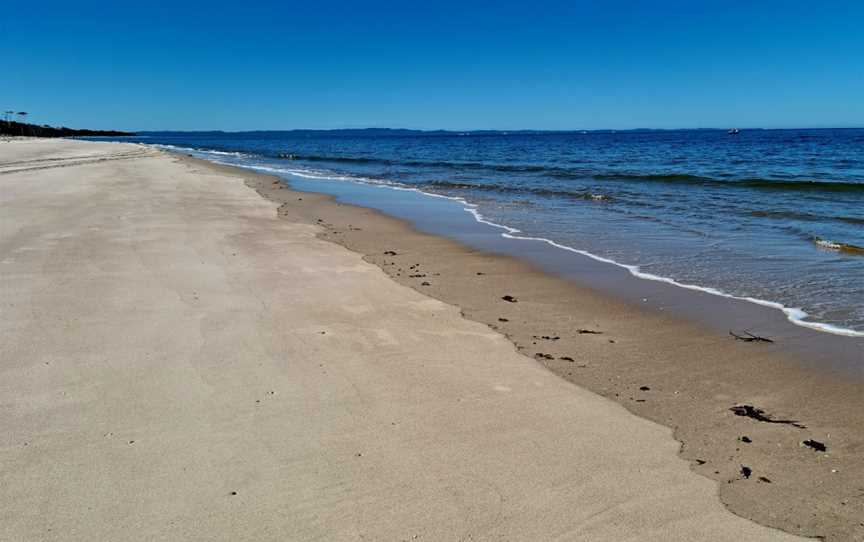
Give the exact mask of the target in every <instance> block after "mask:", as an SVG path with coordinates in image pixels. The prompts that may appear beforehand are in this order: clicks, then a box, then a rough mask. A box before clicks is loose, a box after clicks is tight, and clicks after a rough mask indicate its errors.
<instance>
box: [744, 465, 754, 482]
mask: <svg viewBox="0 0 864 542" xmlns="http://www.w3.org/2000/svg"><path fill="white" fill-rule="evenodd" d="M752 474H753V469H751V468H750V467H747V466H745V465H741V476H742V477H743V478H745V479H747V478H750V475H752Z"/></svg>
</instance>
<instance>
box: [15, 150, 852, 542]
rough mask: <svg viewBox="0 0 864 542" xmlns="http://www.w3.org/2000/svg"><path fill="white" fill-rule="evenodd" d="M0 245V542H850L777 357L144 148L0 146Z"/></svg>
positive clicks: (800, 392) (844, 514) (803, 376)
mask: <svg viewBox="0 0 864 542" xmlns="http://www.w3.org/2000/svg"><path fill="white" fill-rule="evenodd" d="M264 196H266V197H264ZM0 226H2V228H0V277H2V281H0V293H2V295H0V299H2V305H0V307H2V308H0V310H2V318H0V326H2V333H0V335H2V342H0V359H2V364H0V370H2V379H0V405H2V411H3V414H4V415H3V416H2V422H0V423H2V429H3V430H2V436H3V437H2V439H3V440H2V444H0V454H2V455H0V457H2V465H3V469H2V474H0V488H2V489H0V502H2V504H3V512H2V523H0V539H4V540H87V541H91V540H436V541H437V540H492V539H495V540H552V539H554V540H682V541H683V540H730V541H732V540H793V539H796V540H798V539H801V538H800V537H799V536H796V535H798V534H800V535H807V536H814V535H818V536H826V537H828V538H829V539H832V540H852V539H856V538H861V537H862V536H864V534H862V533H864V524H862V523H861V517H864V513H862V511H864V498H862V495H864V478H862V469H864V466H862V464H861V462H860V461H859V460H858V459H860V452H861V449H862V441H861V438H862V437H861V435H860V427H861V425H860V421H861V416H862V414H861V413H862V412H864V408H862V406H864V405H862V401H864V399H862V394H860V387H859V385H858V384H857V383H851V382H849V381H847V380H844V379H840V378H832V377H831V376H830V375H816V374H810V373H807V372H806V371H807V370H806V369H805V368H802V367H799V366H796V365H794V364H790V363H786V362H785V360H784V359H783V358H782V356H781V355H780V354H779V353H778V352H777V351H775V350H772V349H771V348H770V347H764V348H763V345H758V344H756V345H754V344H744V343H740V342H736V341H732V340H729V338H728V337H718V336H716V335H712V334H711V333H709V332H708V331H705V330H702V329H700V328H698V327H695V326H688V325H687V324H686V323H682V322H677V321H672V320H670V319H668V318H666V317H664V316H662V315H654V316H652V315H647V314H645V313H643V312H641V311H638V310H636V309H634V308H632V307H629V306H627V305H625V304H622V303H619V302H616V301H614V300H610V299H608V298H606V297H602V296H598V295H593V294H591V293H590V292H586V291H584V290H579V289H576V288H573V287H572V286H569V285H566V284H563V283H562V281H560V280H559V279H556V278H554V277H549V276H547V275H543V274H542V273H539V272H537V271H536V270H533V269H531V268H530V267H528V266H527V265H525V264H522V263H521V262H518V261H514V260H510V259H507V258H502V257H497V256H492V255H488V254H482V253H477V252H472V251H469V250H466V249H464V248H461V247H459V246H458V245H456V244H455V243H453V242H450V241H447V240H444V239H441V238H436V237H432V236H428V235H424V234H421V233H418V232H414V231H411V229H410V228H408V227H407V226H406V225H405V224H403V223H400V222H398V221H395V220H392V219H388V218H386V217H383V216H381V215H380V214H377V213H374V212H372V211H369V210H366V209H361V208H357V207H349V206H344V205H339V204H337V203H334V202H333V201H331V200H329V199H328V198H326V197H323V196H319V195H315V194H308V193H297V192H293V191H291V190H290V189H288V188H287V187H285V185H284V184H283V183H281V182H279V181H277V180H274V179H273V178H271V177H266V176H261V175H255V174H251V173H243V172H241V171H239V170H236V169H230V168H226V167H218V166H213V165H210V164H207V163H204V162H201V161H198V160H194V159H189V158H185V157H180V156H177V155H171V154H167V153H164V152H161V151H157V150H154V149H151V148H148V147H145V146H140V145H131V144H118V143H93V142H83V141H70V140H26V141H25V140H12V141H6V142H2V143H0ZM346 247H347V248H346ZM382 269H383V271H382ZM506 296H510V299H509V300H507V299H504V297H506ZM580 330H581V331H580ZM736 405H737V406H739V407H741V408H743V405H749V406H753V407H754V408H758V409H759V410H760V412H763V417H765V418H766V419H765V420H762V421H760V420H759V419H758V418H759V415H756V416H755V417H754V416H746V415H744V416H742V415H736V413H735V412H734V411H732V410H730V408H732V407H735V406H736ZM625 407H626V408H625ZM739 412H744V411H739ZM637 414H638V415H637ZM787 420H794V421H795V422H796V424H795V425H792V424H788V423H773V422H778V421H787ZM673 428H674V430H673ZM804 440H810V441H814V440H815V441H818V442H819V443H827V452H819V451H816V450H814V449H811V448H809V447H807V446H802V445H801V442H802V441H804ZM682 442H683V449H682ZM733 512H735V513H733ZM743 516H747V517H748V518H752V520H751V519H747V518H745V517H743ZM753 520H756V521H758V523H757V522H756V521H753ZM780 529H783V530H780Z"/></svg>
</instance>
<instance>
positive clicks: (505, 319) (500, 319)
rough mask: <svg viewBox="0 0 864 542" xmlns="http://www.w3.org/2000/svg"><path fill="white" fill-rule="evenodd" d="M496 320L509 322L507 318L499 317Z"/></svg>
mask: <svg viewBox="0 0 864 542" xmlns="http://www.w3.org/2000/svg"><path fill="white" fill-rule="evenodd" d="M498 321H499V322H509V321H510V320H508V319H507V318H499V319H498Z"/></svg>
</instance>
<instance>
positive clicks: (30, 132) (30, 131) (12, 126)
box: [0, 121, 135, 137]
mask: <svg viewBox="0 0 864 542" xmlns="http://www.w3.org/2000/svg"><path fill="white" fill-rule="evenodd" d="M0 135H11V136H30V137H76V136H90V137H93V136H110V137H118V136H133V135H135V134H134V133H132V132H120V131H117V130H75V129H73V128H67V127H65V126H61V127H60V128H55V127H54V126H39V125H37V124H27V123H24V122H15V121H10V122H3V121H0Z"/></svg>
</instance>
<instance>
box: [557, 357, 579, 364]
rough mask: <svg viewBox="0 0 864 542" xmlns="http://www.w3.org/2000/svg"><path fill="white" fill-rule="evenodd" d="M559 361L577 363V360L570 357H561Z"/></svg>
mask: <svg viewBox="0 0 864 542" xmlns="http://www.w3.org/2000/svg"><path fill="white" fill-rule="evenodd" d="M558 359H560V360H561V361H569V362H570V363H575V362H576V360H575V359H573V358H571V357H570V356H561V357H560V358H558Z"/></svg>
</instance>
